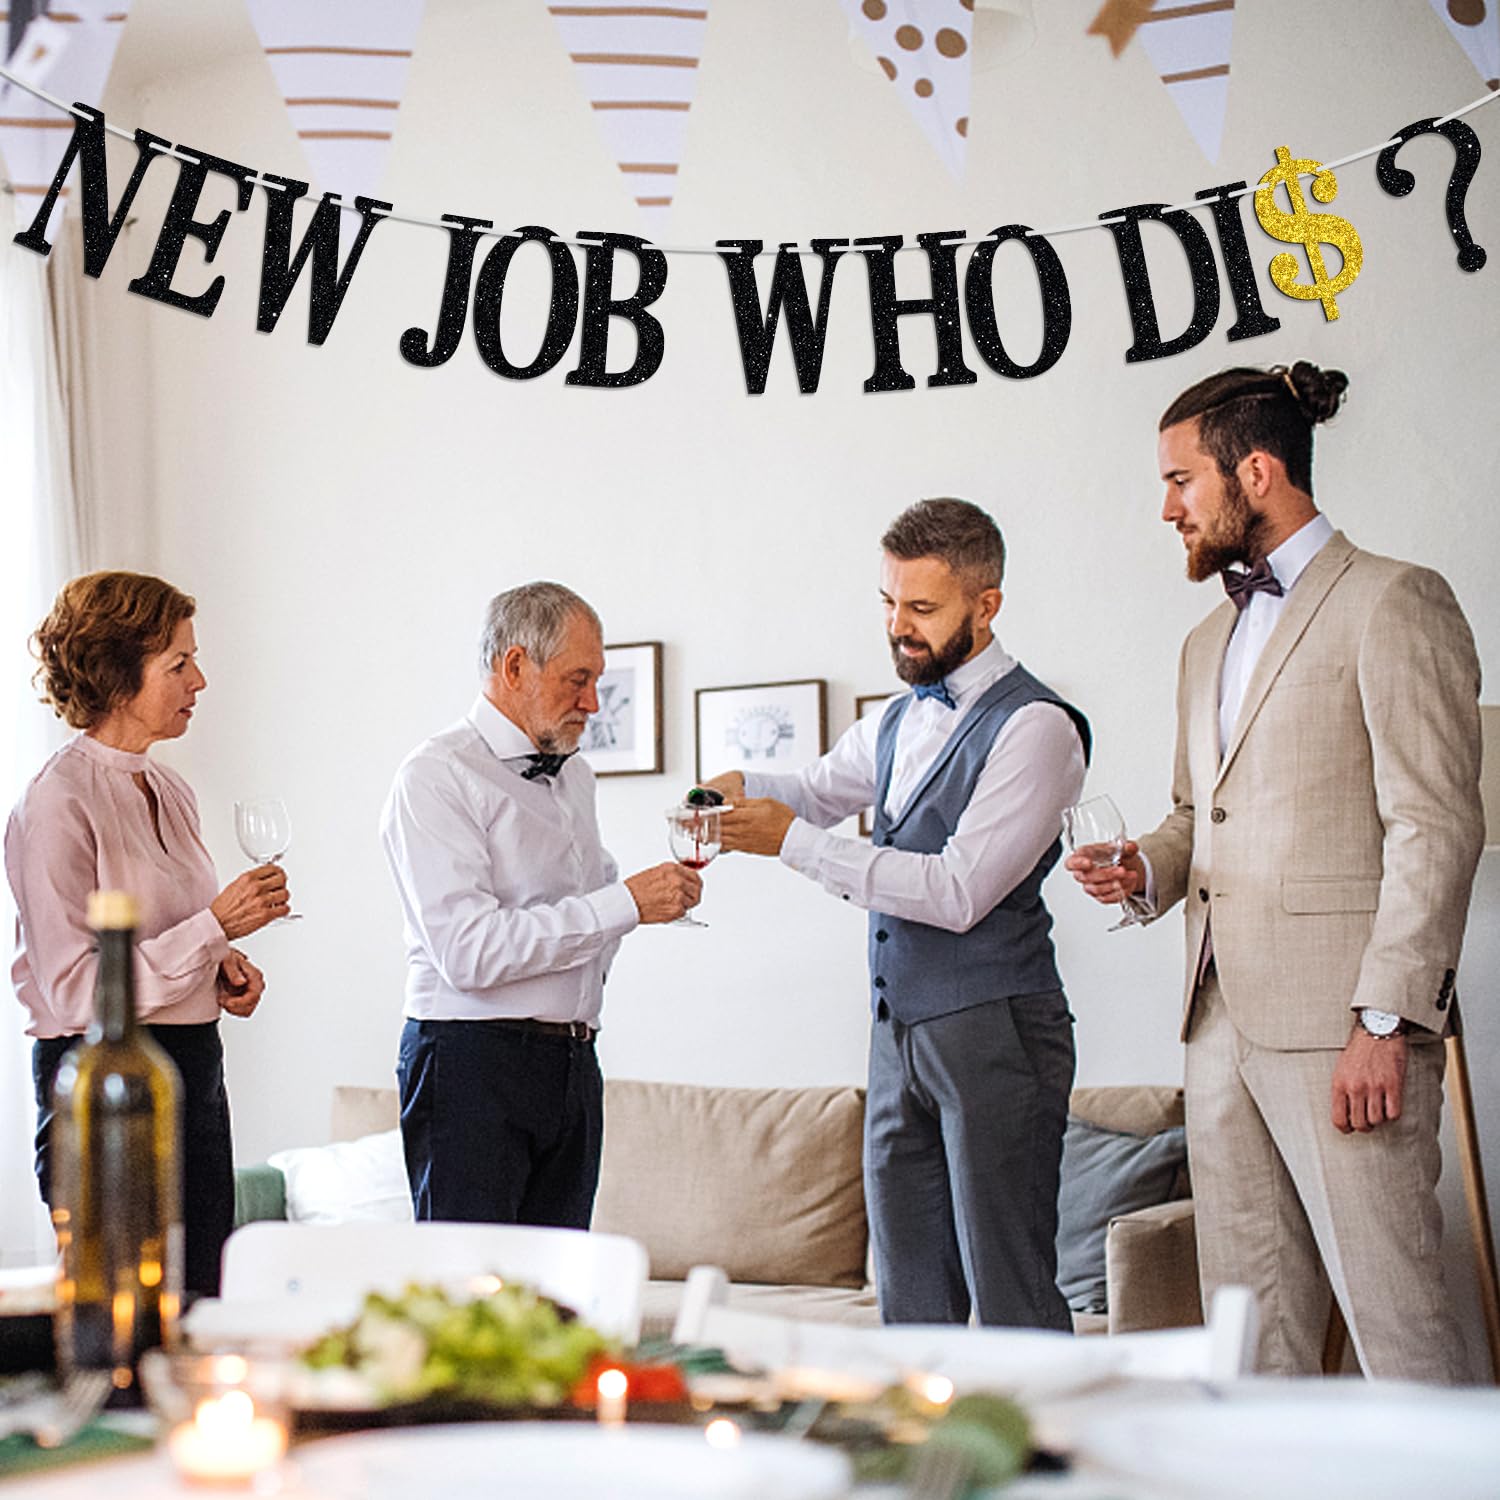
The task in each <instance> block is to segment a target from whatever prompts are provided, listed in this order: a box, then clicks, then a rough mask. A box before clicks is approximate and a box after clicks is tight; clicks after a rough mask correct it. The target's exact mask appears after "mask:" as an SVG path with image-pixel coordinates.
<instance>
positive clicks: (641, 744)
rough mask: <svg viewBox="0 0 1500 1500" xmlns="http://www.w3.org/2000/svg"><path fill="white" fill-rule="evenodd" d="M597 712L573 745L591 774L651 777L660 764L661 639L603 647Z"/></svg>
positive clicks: (661, 759) (659, 767) (662, 762)
mask: <svg viewBox="0 0 1500 1500" xmlns="http://www.w3.org/2000/svg"><path fill="white" fill-rule="evenodd" d="M597 691H598V694H599V712H598V713H596V714H593V715H592V716H591V717H590V718H589V722H588V725H587V727H586V728H585V729H584V731H583V738H582V739H581V740H580V741H579V742H578V748H579V750H581V751H582V752H583V755H584V758H585V759H586V760H587V761H588V763H589V764H590V765H591V766H592V767H593V768H594V774H595V775H596V776H651V775H654V774H657V773H659V772H661V771H662V770H663V769H664V760H663V756H662V739H663V736H662V723H661V642H660V641H632V642H630V643H629V644H628V645H624V646H606V647H605V648H604V675H603V676H602V677H601V678H600V679H599V683H598V688H597Z"/></svg>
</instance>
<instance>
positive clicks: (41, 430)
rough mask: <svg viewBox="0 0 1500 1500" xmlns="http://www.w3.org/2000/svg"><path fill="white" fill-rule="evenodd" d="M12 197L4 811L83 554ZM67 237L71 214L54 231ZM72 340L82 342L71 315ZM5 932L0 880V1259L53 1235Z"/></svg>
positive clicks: (43, 325) (44, 740)
mask: <svg viewBox="0 0 1500 1500" xmlns="http://www.w3.org/2000/svg"><path fill="white" fill-rule="evenodd" d="M14 201H15V200H14V199H12V198H10V197H9V196H8V195H3V196H0V806H3V809H4V810H5V811H7V812H8V810H9V809H10V807H11V806H12V805H14V803H15V801H16V799H17V797H19V795H20V793H21V791H22V790H23V788H24V787H25V785H26V782H27V781H28V780H29V779H30V778H31V777H32V776H33V775H34V774H35V773H36V771H37V770H38V769H39V768H40V766H41V764H42V761H43V760H44V759H45V758H46V756H47V754H48V753H49V751H50V750H51V749H52V748H53V747H55V746H56V745H57V744H58V743H60V742H61V740H62V738H63V736H64V733H65V731H63V730H62V729H61V727H60V726H59V725H58V724H57V722H56V721H55V720H54V719H53V717H52V715H51V713H50V712H49V711H48V710H47V709H45V708H43V707H42V706H41V705H40V704H38V702H37V701H36V692H35V690H34V689H33V687H32V685H31V675H32V669H33V667H34V663H33V662H32V660H31V657H30V653H29V650H28V648H27V644H26V643H27V639H28V637H29V635H30V633H31V631H32V629H33V628H34V627H35V625H36V622H37V621H38V620H39V619H41V617H42V615H43V613H44V612H45V611H46V608H47V606H48V604H50V602H51V600H52V597H53V595H54V594H55V593H56V592H57V589H58V586H59V585H60V584H61V583H62V582H63V581H64V580H65V579H66V578H68V577H69V576H71V575H72V574H73V573H76V572H78V571H79V570H80V567H81V566H82V563H83V560H84V556H85V553H84V540H85V539H84V537H83V535H82V527H81V526H80V524H79V519H78V508H77V505H76V499H75V489H74V485H73V476H72V455H71V449H72V446H73V445H72V441H71V440H70V437H69V423H68V416H67V406H66V403H65V402H64V399H63V386H62V380H63V374H64V368H63V366H62V364H61V363H60V361H59V358H58V349H57V344H56V339H55V327H56V324H55V321H54V314H53V306H52V304H53V298H52V297H51V296H50V295H49V291H48V279H49V278H48V261H47V260H43V259H42V258H40V257H38V256H36V255H33V254H32V253H31V252H30V251H26V250H22V249H19V248H18V247H16V246H15V245H14V244H12V243H11V236H12V234H13V233H14V225H13V223H12V219H13V217H14V215H13V211H12V205H13V203H14ZM76 234H77V228H76V226H75V225H74V224H72V223H71V222H70V223H68V224H66V225H65V226H64V227H63V229H62V232H61V233H60V235H59V239H60V241H62V242H64V243H66V242H67V240H68V238H69V236H76ZM52 258H55V253H54V257H52ZM62 280H63V278H62V277H58V282H59V283H61V282H62ZM68 280H70V281H76V277H69V278H68ZM73 337H74V338H75V340H76V341H77V342H78V344H79V346H80V348H81V347H82V344H83V342H84V341H83V339H82V334H81V331H79V330H78V329H77V327H76V321H75V323H74V325H73ZM78 358H81V355H80V356H75V357H74V363H75V367H76V365H77V360H78ZM15 930H16V918H15V908H14V906H13V905H12V902H11V893H10V886H9V884H8V883H0V961H3V964H4V976H3V980H0V990H3V991H5V992H6V993H4V994H0V1264H11V1265H25V1264H34V1263H37V1262H39V1261H43V1260H46V1259H47V1258H49V1257H50V1255H51V1253H52V1245H53V1241H52V1234H51V1230H50V1228H49V1226H48V1223H47V1218H46V1213H45V1211H44V1209H43V1208H42V1204H41V1199H40V1197H39V1196H38V1194H37V1190H36V1180H35V1177H34V1176H33V1173H32V1164H31V1158H32V1135H33V1131H34V1129H35V1115H34V1110H33V1105H32V1087H31V1043H30V1039H29V1038H28V1037H26V1036H25V1035H24V1029H25V1020H24V1014H25V1013H24V1012H23V1011H22V1010H21V1008H20V1006H19V1005H17V1004H16V1002H15V1000H14V998H13V996H11V994H10V985H9V974H10V964H11V958H12V954H13V951H14V945H15Z"/></svg>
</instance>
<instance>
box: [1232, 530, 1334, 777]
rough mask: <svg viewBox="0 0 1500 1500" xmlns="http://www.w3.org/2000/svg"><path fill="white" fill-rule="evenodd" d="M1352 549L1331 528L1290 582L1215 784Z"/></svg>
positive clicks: (1253, 676)
mask: <svg viewBox="0 0 1500 1500" xmlns="http://www.w3.org/2000/svg"><path fill="white" fill-rule="evenodd" d="M1354 550H1355V549H1354V544H1353V543H1352V542H1351V541H1350V540H1349V538H1348V537H1346V536H1345V535H1344V533H1343V532H1342V531H1336V532H1334V534H1333V535H1332V536H1331V537H1330V538H1329V539H1328V541H1327V543H1326V544H1325V545H1324V546H1323V547H1322V549H1321V550H1320V551H1319V552H1318V554H1317V555H1316V556H1315V557H1314V558H1313V560H1312V561H1311V562H1310V563H1308V565H1307V567H1306V568H1304V569H1303V571H1302V576H1301V577H1300V578H1298V580H1297V582H1296V583H1295V584H1294V585H1293V586H1292V592H1291V594H1290V595H1289V596H1288V598H1287V603H1286V608H1285V609H1284V610H1282V612H1281V618H1280V619H1279V620H1278V621H1277V622H1276V628H1275V629H1274V630H1273V631H1272V632H1271V637H1270V639H1269V640H1268V641H1267V642H1266V645H1265V650H1263V651H1262V652H1261V654H1260V660H1259V661H1258V662H1256V664H1255V671H1254V672H1252V673H1251V674H1250V681H1249V683H1248V684H1247V685H1246V688H1245V701H1244V702H1243V703H1241V704H1240V712H1239V717H1238V718H1237V719H1236V720H1235V723H1234V731H1233V733H1232V734H1231V735H1230V737H1229V743H1228V744H1227V745H1225V747H1224V759H1223V761H1222V762H1221V763H1220V765H1219V774H1218V777H1217V778H1216V779H1215V781H1216V784H1217V782H1218V781H1221V780H1222V779H1223V777H1224V773H1225V772H1226V771H1227V770H1228V769H1229V766H1230V763H1231V762H1232V761H1233V760H1234V757H1235V754H1236V753H1237V752H1238V750H1239V748H1240V746H1241V745H1242V744H1243V743H1244V739H1245V735H1246V733H1247V732H1248V731H1249V728H1250V726H1251V724H1253V723H1254V722H1255V716H1256V715H1257V714H1258V713H1259V712H1260V707H1261V704H1263V703H1264V702H1265V699H1266V694H1267V693H1268V692H1270V690H1271V684H1272V683H1274V682H1275V681H1276V678H1277V676H1278V675H1279V674H1280V672H1281V669H1282V667H1284V666H1285V665H1286V660H1287V657H1289V656H1290V655H1291V654H1292V650H1293V648H1294V647H1295V646H1296V644H1297V642H1298V641H1300V640H1301V639H1302V636H1303V633H1304V632H1305V631H1306V630H1307V627H1308V626H1309V625H1310V624H1311V623H1312V620H1313V616H1314V615H1316V614H1317V612H1318V610H1319V609H1320V608H1321V607H1322V604H1323V601H1324V600H1325V599H1326V598H1327V597H1328V592H1329V590H1330V589H1332V587H1333V586H1334V584H1335V583H1337V582H1338V580H1339V578H1340V576H1341V575H1342V574H1343V572H1344V569H1345V568H1347V567H1348V566H1349V562H1350V560H1351V559H1352V558H1353V556H1354ZM1225 641H1226V643H1227V641H1228V636H1226V637H1225ZM1222 670H1223V658H1222V656H1221V658H1220V671H1222Z"/></svg>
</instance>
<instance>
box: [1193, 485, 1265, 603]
mask: <svg viewBox="0 0 1500 1500" xmlns="http://www.w3.org/2000/svg"><path fill="white" fill-rule="evenodd" d="M1265 529H1266V518H1265V517H1264V516H1263V515H1260V514H1259V513H1258V512H1256V511H1254V510H1252V509H1251V508H1250V497H1249V496H1248V495H1247V494H1246V493H1245V487H1244V485H1242V484H1241V483H1240V479H1239V475H1238V474H1229V475H1226V476H1225V479H1224V496H1223V500H1222V501H1221V503H1220V506H1219V511H1218V514H1217V515H1215V516H1214V518H1213V521H1212V522H1211V523H1210V524H1209V525H1208V526H1207V527H1205V528H1204V529H1203V530H1201V531H1200V532H1199V533H1198V537H1197V540H1196V541H1194V542H1193V543H1192V544H1191V545H1190V546H1189V547H1188V555H1187V576H1188V577H1189V578H1190V579H1191V580H1192V581H1193V582H1194V583H1202V582H1203V581H1204V579H1206V578H1212V577H1213V576H1214V575H1215V574H1216V573H1222V572H1223V571H1224V569H1225V568H1227V567H1229V566H1230V565H1231V564H1233V563H1245V564H1250V563H1253V562H1254V561H1255V560H1256V559H1257V558H1258V557H1259V556H1260V555H1261V550H1262V549H1261V546H1260V541H1261V537H1262V536H1263V535H1264V533H1265Z"/></svg>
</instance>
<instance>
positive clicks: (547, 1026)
mask: <svg viewBox="0 0 1500 1500" xmlns="http://www.w3.org/2000/svg"><path fill="white" fill-rule="evenodd" d="M492 1024H493V1025H496V1026H512V1027H515V1028H516V1029H517V1030H519V1031H530V1032H533V1033H534V1034H535V1035H537V1036H564V1037H567V1038H568V1039H569V1040H571V1041H575V1042H591V1041H593V1040H594V1038H595V1037H596V1036H598V1035H599V1032H598V1029H597V1028H596V1027H593V1026H590V1025H589V1023H588V1022H587V1021H534V1020H531V1019H529V1018H526V1017H520V1016H496V1017H495V1018H494V1021H493V1023H492Z"/></svg>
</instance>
